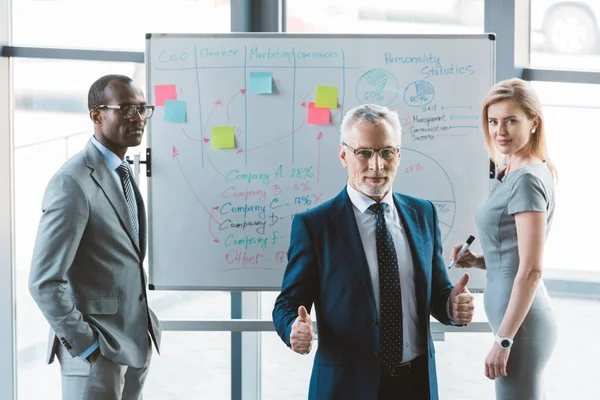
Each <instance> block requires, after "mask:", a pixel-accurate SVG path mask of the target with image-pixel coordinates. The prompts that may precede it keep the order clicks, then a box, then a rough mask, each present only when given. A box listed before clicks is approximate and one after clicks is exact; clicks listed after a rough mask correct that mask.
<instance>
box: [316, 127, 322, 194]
mask: <svg viewBox="0 0 600 400" xmlns="http://www.w3.org/2000/svg"><path fill="white" fill-rule="evenodd" d="M321 140H323V132H319V135H318V136H317V142H319V154H318V158H317V183H318V182H319V177H320V175H321Z"/></svg>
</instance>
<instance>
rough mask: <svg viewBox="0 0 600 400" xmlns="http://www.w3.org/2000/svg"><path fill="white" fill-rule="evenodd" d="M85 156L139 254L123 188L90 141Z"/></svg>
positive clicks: (95, 179) (95, 178)
mask: <svg viewBox="0 0 600 400" xmlns="http://www.w3.org/2000/svg"><path fill="white" fill-rule="evenodd" d="M85 156H86V160H87V166H88V167H89V168H90V169H91V170H92V172H91V176H92V179H93V180H94V181H95V182H96V183H97V184H98V186H100V188H101V189H102V191H103V192H104V195H105V196H106V198H107V199H108V201H109V202H110V204H111V205H112V207H113V209H114V210H115V212H116V213H117V216H118V217H119V220H120V221H121V224H122V225H123V227H124V228H125V231H126V232H127V234H128V235H129V238H130V239H131V242H132V243H133V245H134V246H135V248H136V250H137V251H138V252H139V253H140V255H141V251H140V246H139V245H138V241H137V239H136V238H135V231H134V230H133V223H132V222H131V218H129V210H128V209H127V202H126V200H125V196H124V194H123V189H122V188H121V187H120V186H119V185H118V184H117V182H116V180H115V177H114V176H113V175H112V174H113V172H112V171H111V170H110V168H109V166H108V164H107V163H106V160H105V159H104V156H103V155H102V153H100V151H99V150H98V149H97V148H96V146H94V144H93V143H92V142H91V141H90V142H88V144H87V146H86V147H85ZM136 197H137V194H136ZM140 198H141V197H140ZM140 225H141V224H140ZM140 235H141V227H140ZM140 237H141V236H140Z"/></svg>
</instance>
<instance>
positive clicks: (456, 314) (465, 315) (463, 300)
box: [450, 274, 475, 324]
mask: <svg viewBox="0 0 600 400" xmlns="http://www.w3.org/2000/svg"><path fill="white" fill-rule="evenodd" d="M468 283H469V274H464V275H463V277H462V278H461V279H460V281H459V282H458V283H457V284H456V286H454V289H452V292H451V293H450V311H451V314H452V319H454V321H456V322H457V323H459V324H468V323H469V322H471V320H472V319H473V311H475V305H474V304H473V295H472V294H471V292H469V289H467V284H468Z"/></svg>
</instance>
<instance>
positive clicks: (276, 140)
mask: <svg viewBox="0 0 600 400" xmlns="http://www.w3.org/2000/svg"><path fill="white" fill-rule="evenodd" d="M305 122H306V121H302V123H301V124H300V126H299V127H298V128H296V130H295V131H293V132H292V133H288V134H287V135H284V136H281V137H279V138H277V139H275V140H271V141H269V142H267V143H263V144H261V145H258V146H256V147H252V148H251V149H248V150H247V151H253V150H258V149H260V148H261V147H265V146H268V145H270V144H273V143H275V142H279V141H280V140H283V139H285V138H287V137H289V136H292V135H294V134H295V133H296V132H298V131H299V130H300V129H302V127H303V126H304V124H305ZM240 150H241V151H240ZM240 150H238V154H239V153H242V152H243V151H244V149H240Z"/></svg>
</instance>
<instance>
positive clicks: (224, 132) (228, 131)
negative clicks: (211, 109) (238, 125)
mask: <svg viewBox="0 0 600 400" xmlns="http://www.w3.org/2000/svg"><path fill="white" fill-rule="evenodd" d="M212 147H213V149H235V133H234V128H233V126H213V128H212Z"/></svg>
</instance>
